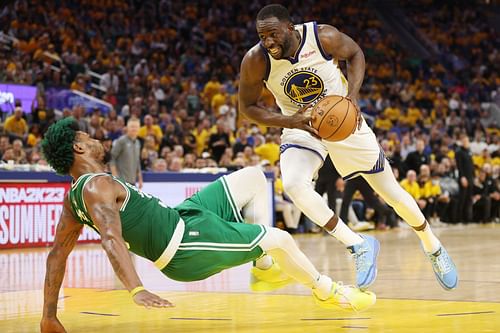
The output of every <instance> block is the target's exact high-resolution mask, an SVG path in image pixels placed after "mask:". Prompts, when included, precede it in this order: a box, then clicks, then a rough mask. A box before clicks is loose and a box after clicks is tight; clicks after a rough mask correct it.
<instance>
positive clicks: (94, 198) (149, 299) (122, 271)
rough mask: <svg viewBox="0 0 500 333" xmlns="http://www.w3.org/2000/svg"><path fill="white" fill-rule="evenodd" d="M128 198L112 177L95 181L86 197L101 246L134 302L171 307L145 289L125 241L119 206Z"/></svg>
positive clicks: (89, 186) (86, 192)
mask: <svg viewBox="0 0 500 333" xmlns="http://www.w3.org/2000/svg"><path fill="white" fill-rule="evenodd" d="M125 195H126V193H125V190H124V189H123V187H122V186H121V185H119V184H118V183H116V182H115V181H114V180H113V179H112V178H111V177H108V176H105V177H96V178H94V179H93V180H91V181H90V182H89V183H88V184H87V186H86V188H85V190H84V193H83V196H84V199H85V202H86V204H87V207H88V211H89V214H90V217H91V218H92V221H93V222H94V225H95V226H96V227H97V229H98V230H99V232H100V234H101V245H102V247H103V248H104V251H106V254H107V255H108V258H109V261H110V262H111V265H112V266H113V270H114V271H115V273H116V275H117V276H118V278H119V279H120V281H122V283H123V284H124V285H125V288H127V290H128V291H130V292H131V293H132V296H133V298H134V302H136V303H137V304H139V305H144V306H145V307H151V306H152V307H169V306H172V304H171V303H170V302H169V301H167V300H164V299H162V298H160V297H158V296H156V295H154V294H152V293H150V292H148V291H147V290H145V289H144V287H143V286H142V282H141V280H140V279H139V276H138V275H137V272H136V270H135V268H134V265H133V263H132V259H131V258H130V255H129V252H128V249H127V246H126V244H125V240H124V239H123V237H122V228H121V222H120V214H119V207H118V204H117V202H118V201H119V199H120V196H121V198H122V199H123V198H124V196H125Z"/></svg>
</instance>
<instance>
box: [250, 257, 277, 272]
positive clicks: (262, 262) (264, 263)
mask: <svg viewBox="0 0 500 333" xmlns="http://www.w3.org/2000/svg"><path fill="white" fill-rule="evenodd" d="M254 266H255V267H257V268H258V269H264V270H265V269H269V268H271V266H273V258H271V256H269V255H264V256H263V257H261V258H259V259H257V260H255V262H254Z"/></svg>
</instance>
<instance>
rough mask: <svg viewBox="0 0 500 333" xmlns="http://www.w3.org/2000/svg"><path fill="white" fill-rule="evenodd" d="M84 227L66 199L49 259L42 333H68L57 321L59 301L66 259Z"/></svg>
mask: <svg viewBox="0 0 500 333" xmlns="http://www.w3.org/2000/svg"><path fill="white" fill-rule="evenodd" d="M82 227H83V225H82V224H80V223H78V222H77V221H76V220H75V218H74V217H73V215H72V213H71V207H70V203H69V198H68V197H67V196H66V198H65V199H64V206H63V211H62V214H61V218H60V220H59V224H58V225H57V229H56V235H55V239H54V246H53V247H52V250H51V251H50V253H49V256H48V257H47V271H46V272H45V286H44V294H43V315H42V321H41V322H40V330H41V332H42V333H49V332H54V333H60V332H66V330H65V329H64V327H63V326H62V324H61V323H60V322H59V320H58V319H57V300H58V298H59V290H60V289H61V284H62V281H63V279H64V272H65V270H66V259H67V258H68V256H69V254H70V253H71V251H72V250H73V248H74V247H75V244H76V241H77V240H78V237H79V235H80V231H81V230H82Z"/></svg>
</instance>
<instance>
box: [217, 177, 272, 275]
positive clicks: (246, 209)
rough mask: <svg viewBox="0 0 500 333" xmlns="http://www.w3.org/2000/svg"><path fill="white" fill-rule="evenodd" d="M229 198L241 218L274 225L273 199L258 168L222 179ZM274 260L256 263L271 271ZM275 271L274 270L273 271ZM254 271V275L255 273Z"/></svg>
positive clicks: (260, 260) (263, 260)
mask: <svg viewBox="0 0 500 333" xmlns="http://www.w3.org/2000/svg"><path fill="white" fill-rule="evenodd" d="M221 182H222V184H223V185H224V189H225V191H226V194H227V197H228V198H229V200H230V201H231V202H232V203H233V205H234V207H235V211H237V212H238V214H241V218H242V219H243V220H244V221H245V222H247V223H251V224H262V225H267V226H270V225H271V224H272V216H271V214H272V212H271V207H270V202H271V197H270V195H271V194H270V193H269V191H268V188H267V186H268V185H267V181H266V177H265V175H264V173H263V172H262V170H261V169H259V168H257V167H247V168H243V169H241V170H238V171H235V172H233V173H231V174H229V175H226V176H224V177H222V179H221ZM272 265H273V261H272V259H271V258H270V257H269V256H267V255H264V256H262V257H261V258H259V259H258V260H256V262H255V266H256V267H257V268H259V269H269V268H271V266H272ZM273 271H274V270H273ZM255 272H256V271H255V270H252V273H255Z"/></svg>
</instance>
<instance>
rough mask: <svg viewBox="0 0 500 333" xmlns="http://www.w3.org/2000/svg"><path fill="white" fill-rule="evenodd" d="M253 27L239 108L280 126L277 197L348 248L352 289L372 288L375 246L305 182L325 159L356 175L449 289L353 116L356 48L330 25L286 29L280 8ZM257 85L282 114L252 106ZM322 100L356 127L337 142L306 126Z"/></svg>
mask: <svg viewBox="0 0 500 333" xmlns="http://www.w3.org/2000/svg"><path fill="white" fill-rule="evenodd" d="M256 28H257V33H258V35H259V38H260V42H259V43H258V44H257V45H255V46H254V47H253V48H251V49H250V50H249V51H248V52H247V54H246V55H245V57H244V58H243V61H242V64H241V73H240V87H239V104H240V110H241V112H243V114H245V115H246V116H247V117H248V118H250V119H251V120H253V121H255V122H257V123H259V124H262V125H267V126H270V127H282V128H283V134H282V137H281V163H280V165H281V173H282V177H283V185H284V188H285V192H286V193H287V194H288V195H289V196H290V197H291V198H292V200H293V202H294V203H295V205H297V206H298V207H299V208H300V209H301V210H302V211H303V212H304V213H305V214H306V215H307V216H308V217H309V218H310V219H311V220H312V221H314V222H315V223H316V224H317V225H319V226H321V227H323V228H324V229H325V230H326V231H327V232H328V233H329V234H331V235H332V236H334V237H335V238H337V239H338V240H340V241H341V242H342V243H344V244H345V245H346V246H347V247H348V249H349V250H350V252H351V253H352V254H353V256H354V259H355V262H356V271H357V272H356V273H357V274H356V282H357V285H358V287H360V288H366V287H368V286H369V285H370V284H371V283H373V281H374V279H375V277H376V270H377V269H376V259H377V255H378V246H379V244H378V241H377V240H375V239H374V238H373V237H370V236H366V235H363V236H361V235H358V234H356V233H354V232H353V231H352V230H350V229H349V228H348V227H347V226H346V225H345V223H344V222H343V221H342V220H341V219H340V218H339V217H338V215H337V214H335V213H334V212H333V211H332V210H331V209H330V208H329V207H328V205H327V204H326V202H325V201H324V200H323V199H322V198H321V196H319V195H318V194H317V193H316V192H315V191H314V188H313V185H312V181H313V179H314V177H315V175H316V172H317V171H318V169H319V168H320V167H321V165H322V164H323V161H324V159H325V157H326V155H327V154H329V155H330V157H331V159H332V161H333V163H334V164H335V167H336V168H337V170H338V171H339V173H340V174H341V176H342V177H344V179H349V178H352V177H356V176H362V177H364V178H365V179H366V181H367V182H368V183H369V184H370V186H371V187H372V188H373V189H374V190H375V191H376V192H377V193H378V194H379V195H380V196H381V197H382V198H383V199H384V200H385V201H386V202H387V203H388V204H389V205H391V206H392V207H393V208H394V209H395V210H396V212H397V213H398V214H399V215H400V216H401V217H402V218H403V219H404V220H405V221H406V222H407V223H408V224H409V225H410V226H412V227H413V229H414V230H415V232H416V234H417V235H418V237H419V238H420V240H421V242H422V247H423V249H424V252H425V254H426V255H427V256H428V258H429V259H430V261H431V263H432V267H433V270H434V273H435V275H436V278H437V279H438V281H439V283H440V284H441V286H442V287H443V288H445V289H453V288H455V287H456V285H457V282H458V276H457V271H456V268H455V265H454V264H453V262H452V260H451V258H450V257H449V255H448V253H447V251H446V250H445V248H444V247H443V246H442V244H441V243H440V241H439V240H438V239H437V237H436V236H435V235H434V234H433V232H432V230H431V228H430V226H429V224H428V223H427V221H426V220H425V217H424V215H423V214H422V212H421V211H420V209H419V208H418V206H417V204H416V202H415V201H414V200H413V198H412V197H411V196H410V195H409V194H408V193H407V192H406V191H405V190H404V189H403V188H401V186H399V184H398V182H397V181H396V179H395V177H394V175H393V173H392V170H391V167H390V166H389V163H388V161H387V160H386V158H385V156H384V153H383V151H382V150H381V148H380V146H379V144H378V142H377V139H376V137H375V135H374V133H373V132H372V130H371V129H370V128H369V127H368V125H367V124H366V122H365V121H364V119H363V117H362V116H361V114H360V113H359V107H358V106H357V99H358V94H359V89H360V87H361V84H362V82H363V77H364V71H365V60H364V55H363V52H362V51H361V49H360V47H359V46H358V45H357V44H356V43H355V42H354V41H353V40H352V39H351V38H350V37H349V36H347V35H345V34H343V33H341V32H339V31H338V30H337V29H336V28H334V27H332V26H329V25H317V24H316V23H315V22H308V23H304V24H299V25H294V24H293V23H292V21H291V19H290V15H289V13H288V10H287V9H286V8H285V7H283V6H281V5H268V6H265V7H264V8H262V9H261V10H260V12H259V13H258V15H257V21H256ZM339 60H346V61H347V74H348V79H349V81H347V80H346V78H345V77H344V76H343V75H342V72H341V71H340V69H339V67H338V61H339ZM264 85H265V86H266V87H267V88H268V89H269V90H270V91H271V92H272V94H273V95H274V97H275V99H276V102H277V104H278V106H279V107H280V109H281V112H282V114H279V113H275V112H271V111H269V110H266V109H263V108H261V107H259V106H258V104H257V101H258V99H259V97H260V94H261V92H262V89H263V88H264ZM326 95H341V96H346V97H348V98H349V99H350V100H351V101H352V102H353V103H354V104H355V105H356V107H357V109H358V127H357V129H355V131H354V133H353V134H352V135H350V136H349V137H348V138H347V139H345V140H343V141H340V142H328V141H324V140H321V139H318V138H317V136H315V135H316V134H317V131H316V130H315V129H314V128H312V127H311V126H310V120H311V118H310V114H309V112H308V108H309V106H310V105H311V104H314V103H316V102H317V101H319V100H320V99H321V98H322V97H324V96H326ZM257 267H259V266H258V265H257Z"/></svg>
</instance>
